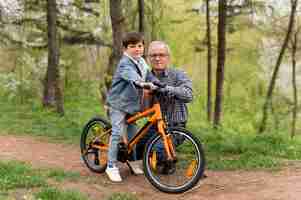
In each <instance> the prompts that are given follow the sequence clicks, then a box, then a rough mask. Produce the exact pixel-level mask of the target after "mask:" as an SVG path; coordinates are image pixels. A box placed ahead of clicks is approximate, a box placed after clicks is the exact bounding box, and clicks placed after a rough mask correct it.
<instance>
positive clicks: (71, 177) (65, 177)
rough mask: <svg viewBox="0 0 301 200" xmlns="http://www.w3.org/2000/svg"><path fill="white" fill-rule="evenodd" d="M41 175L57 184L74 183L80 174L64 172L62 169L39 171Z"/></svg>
mask: <svg viewBox="0 0 301 200" xmlns="http://www.w3.org/2000/svg"><path fill="white" fill-rule="evenodd" d="M41 171H42V172H43V171H45V172H43V174H45V176H46V177H47V178H51V179H54V180H56V181H58V182H61V181H76V180H78V179H79V178H80V173H79V172H66V171H64V170H62V169H48V170H41Z"/></svg>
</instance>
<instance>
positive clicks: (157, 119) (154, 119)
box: [93, 102, 176, 161]
mask: <svg viewBox="0 0 301 200" xmlns="http://www.w3.org/2000/svg"><path fill="white" fill-rule="evenodd" d="M149 115H151V116H149ZM144 117H149V120H148V122H147V123H146V124H145V125H144V126H143V127H142V128H141V129H140V130H139V131H138V132H137V133H136V134H135V135H134V137H133V138H131V140H130V141H129V142H128V140H127V139H125V138H126V137H123V140H124V142H125V143H126V144H127V145H128V148H127V150H128V154H130V153H131V152H132V151H133V149H134V146H135V145H136V144H137V143H138V142H139V140H140V139H141V138H142V137H143V136H144V135H145V134H146V133H147V131H148V130H149V128H150V127H151V126H152V125H154V126H157V129H158V133H159V134H160V135H161V137H162V139H163V145H164V149H165V151H166V155H167V160H169V161H174V160H175V159H176V153H175V149H174V146H173V142H172V138H171V137H170V135H168V134H166V132H165V128H166V124H165V122H164V120H163V117H162V113H161V107H160V104H159V103H158V102H156V103H154V104H153V106H152V107H151V108H148V109H146V110H144V111H142V112H138V113H137V114H135V115H133V116H131V117H130V118H128V119H127V123H128V124H132V123H135V122H136V121H137V120H139V119H141V118H144ZM110 131H111V129H109V130H107V131H105V133H104V134H103V137H104V136H105V135H107V134H109V133H110ZM93 146H94V147H96V148H98V149H100V150H108V148H109V147H108V145H104V144H103V145H95V144H94V145H93Z"/></svg>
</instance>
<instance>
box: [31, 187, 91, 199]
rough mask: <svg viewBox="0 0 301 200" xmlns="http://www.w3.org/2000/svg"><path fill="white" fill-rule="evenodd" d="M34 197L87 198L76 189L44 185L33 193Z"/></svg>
mask: <svg viewBox="0 0 301 200" xmlns="http://www.w3.org/2000/svg"><path fill="white" fill-rule="evenodd" d="M35 197H36V199H40V200H54V199H59V200H88V198H87V197H86V196H84V195H83V194H81V193H79V192H77V191H71V190H67V191H61V190H59V189H57V188H53V187H46V188H43V189H42V190H41V191H40V192H38V193H36V194H35Z"/></svg>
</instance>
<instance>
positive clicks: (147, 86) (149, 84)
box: [136, 82, 158, 90]
mask: <svg viewBox="0 0 301 200" xmlns="http://www.w3.org/2000/svg"><path fill="white" fill-rule="evenodd" d="M136 85H138V86H139V87H141V88H144V89H149V90H156V89H157V88H158V86H156V85H154V84H153V83H152V82H136Z"/></svg>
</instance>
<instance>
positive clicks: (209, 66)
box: [206, 0, 212, 122]
mask: <svg viewBox="0 0 301 200" xmlns="http://www.w3.org/2000/svg"><path fill="white" fill-rule="evenodd" d="M209 1H210V0H206V25H207V119H208V121H209V122H210V121H211V119H212V100H211V97H212V94H211V91H212V90H211V88H212V46H211V27H210V2H209Z"/></svg>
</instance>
